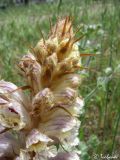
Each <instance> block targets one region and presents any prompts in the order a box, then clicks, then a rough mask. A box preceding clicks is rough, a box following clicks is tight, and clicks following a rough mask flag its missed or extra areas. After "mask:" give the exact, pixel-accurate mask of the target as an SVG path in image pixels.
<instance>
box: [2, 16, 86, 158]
mask: <svg viewBox="0 0 120 160" xmlns="http://www.w3.org/2000/svg"><path fill="white" fill-rule="evenodd" d="M42 36H43V35H42ZM79 39H80V38H78V39H75V35H74V32H73V28H72V21H71V19H70V17H66V18H65V19H62V20H59V21H58V22H57V24H56V25H55V26H54V27H52V28H51V31H50V35H49V38H48V39H47V40H45V38H44V37H42V39H41V40H40V41H39V42H38V43H37V45H36V46H35V47H34V48H31V50H30V51H29V52H28V53H27V54H26V55H24V56H23V58H22V59H21V60H20V62H19V65H18V66H19V68H20V70H21V72H22V74H23V76H24V78H25V80H26V83H27V89H29V94H27V95H26V96H25V95H24V94H23V92H22V89H23V88H25V87H17V86H16V85H14V84H13V83H10V82H5V81H0V123H1V126H0V132H1V133H2V132H5V129H8V128H9V129H12V130H13V129H14V130H21V132H22V133H23V134H24V136H25V137H26V140H25V146H24V147H22V148H21V149H19V152H17V154H16V158H15V159H16V160H31V159H33V160H39V159H40V160H73V159H74V160H78V159H79V156H78V155H77V153H75V152H71V153H68V152H67V153H66V152H63V150H62V148H61V147H59V149H58V151H57V150H56V151H55V149H53V148H55V146H56V145H63V146H64V144H65V145H66V144H68V145H69V148H71V150H72V148H75V146H77V145H78V143H79V139H78V137H77V136H78V130H79V127H80V121H79V120H78V116H79V114H81V113H82V108H83V106H84V100H83V99H82V98H81V97H80V96H79V94H78V87H79V85H80V83H81V81H82V78H81V77H80V75H79V74H77V71H78V70H79V69H80V68H81V56H80V53H79V49H78V43H77V41H78V40H79ZM26 97H28V98H27V99H28V100H26ZM10 140H11V137H9V141H10ZM1 145H2V144H0V147H1ZM5 153H6V151H5Z"/></svg>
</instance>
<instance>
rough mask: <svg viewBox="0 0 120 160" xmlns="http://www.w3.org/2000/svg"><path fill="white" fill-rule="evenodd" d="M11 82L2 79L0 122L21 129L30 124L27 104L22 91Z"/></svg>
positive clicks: (5, 125)
mask: <svg viewBox="0 0 120 160" xmlns="http://www.w3.org/2000/svg"><path fill="white" fill-rule="evenodd" d="M14 90H17V86H16V85H14V84H13V83H10V82H5V81H3V80H2V81H0V123H1V125H2V126H4V127H6V128H13V129H16V130H20V129H22V128H28V127H29V126H30V117H29V114H28V112H27V110H26V108H27V104H26V102H25V100H24V98H23V94H22V92H21V91H16V92H13V91H14Z"/></svg>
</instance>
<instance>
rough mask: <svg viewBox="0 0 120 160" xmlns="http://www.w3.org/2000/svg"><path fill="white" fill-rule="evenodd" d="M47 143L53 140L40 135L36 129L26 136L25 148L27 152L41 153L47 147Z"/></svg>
mask: <svg viewBox="0 0 120 160" xmlns="http://www.w3.org/2000/svg"><path fill="white" fill-rule="evenodd" d="M48 142H53V140H52V139H50V138H49V137H47V136H46V135H44V134H42V133H41V132H40V131H38V130H37V129H33V130H32V131H31V132H30V134H29V135H28V136H27V139H26V148H27V149H28V150H29V151H35V152H36V151H41V150H44V149H45V148H46V147H47V143H48Z"/></svg>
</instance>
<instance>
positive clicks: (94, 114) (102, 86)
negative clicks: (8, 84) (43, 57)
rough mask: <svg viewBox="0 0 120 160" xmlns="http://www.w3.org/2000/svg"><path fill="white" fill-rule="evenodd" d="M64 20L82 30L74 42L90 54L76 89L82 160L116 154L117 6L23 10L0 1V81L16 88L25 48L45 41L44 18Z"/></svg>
mask: <svg viewBox="0 0 120 160" xmlns="http://www.w3.org/2000/svg"><path fill="white" fill-rule="evenodd" d="M14 2H15V1H14ZM67 15H70V16H72V17H73V18H74V28H77V27H78V26H80V25H81V26H82V29H81V31H80V32H78V33H77V36H78V37H79V36H80V34H81V33H85V35H86V36H85V38H83V39H82V40H81V41H80V42H79V49H80V52H81V53H93V54H96V56H95V57H92V58H91V59H85V60H83V65H85V66H86V62H88V61H89V65H88V67H89V68H90V70H86V71H84V72H83V74H84V77H85V78H84V81H83V83H82V85H81V86H80V88H79V91H80V94H81V95H82V96H83V97H84V98H85V106H84V112H83V115H82V116H81V117H80V120H81V121H82V122H81V128H80V132H79V137H80V145H79V146H78V149H80V150H81V151H82V154H81V159H82V160H93V159H94V157H93V155H94V154H99V155H100V154H103V155H106V154H109V155H112V154H113V155H114V154H119V151H120V1H119V0H47V1H46V2H45V1H42V2H40V3H32V2H31V1H30V3H29V4H27V5H24V3H22V4H20V3H19V4H18V3H17V4H16V3H13V1H12V0H11V1H10V0H0V79H4V80H7V81H12V82H14V83H16V84H19V85H22V84H23V82H22V81H21V77H20V76H19V75H18V68H17V63H18V61H19V58H20V57H22V55H23V54H25V53H26V52H27V51H28V50H29V48H30V46H35V44H36V43H37V41H38V40H39V39H40V38H41V34H40V29H41V30H42V32H43V33H44V35H45V36H46V37H47V34H48V32H49V28H50V25H49V18H51V20H52V22H53V24H54V23H55V22H56V19H58V17H65V16H67Z"/></svg>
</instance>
